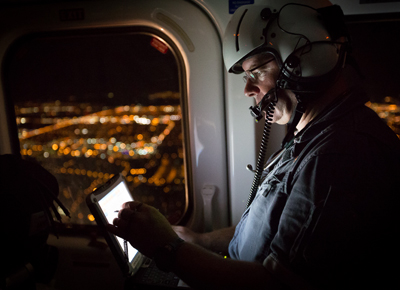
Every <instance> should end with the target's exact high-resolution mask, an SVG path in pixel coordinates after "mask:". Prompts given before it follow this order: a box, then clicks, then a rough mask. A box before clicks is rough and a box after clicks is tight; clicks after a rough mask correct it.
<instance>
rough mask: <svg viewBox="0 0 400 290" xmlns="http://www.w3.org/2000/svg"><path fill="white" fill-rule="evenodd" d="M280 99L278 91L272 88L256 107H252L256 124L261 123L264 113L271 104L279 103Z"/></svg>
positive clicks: (252, 114)
mask: <svg viewBox="0 0 400 290" xmlns="http://www.w3.org/2000/svg"><path fill="white" fill-rule="evenodd" d="M277 101H278V98H277V95H276V89H275V88H272V89H270V90H269V91H268V93H266V94H265V95H264V97H263V98H262V99H261V101H260V102H259V103H258V104H257V105H256V106H251V107H250V108H249V109H250V114H251V116H253V117H254V118H255V119H256V122H258V121H260V120H261V118H262V117H263V111H264V110H265V108H267V107H268V105H269V104H270V103H271V102H277Z"/></svg>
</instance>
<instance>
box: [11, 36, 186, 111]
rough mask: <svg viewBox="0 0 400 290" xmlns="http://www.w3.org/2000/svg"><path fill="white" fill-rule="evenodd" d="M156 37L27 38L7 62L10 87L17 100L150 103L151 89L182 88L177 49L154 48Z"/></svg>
mask: <svg viewBox="0 0 400 290" xmlns="http://www.w3.org/2000/svg"><path fill="white" fill-rule="evenodd" d="M152 40H153V36H150V35H144V34H132V33H131V34H101V35H97V36H93V35H82V36H80V37H76V36H75V37H72V36H65V37H47V38H46V37H45V38H42V37H40V38H33V39H30V38H27V39H23V40H21V42H20V43H17V44H16V45H15V46H14V48H13V49H12V50H10V54H9V56H10V57H9V58H8V60H9V62H7V63H6V65H5V67H4V74H3V75H4V76H5V78H6V82H5V83H6V84H7V85H8V87H7V92H8V93H9V94H10V95H11V96H12V98H13V99H14V100H15V101H16V102H17V101H27V100H34V101H36V100H38V99H41V100H49V101H51V100H53V101H55V100H60V101H76V102H86V101H89V102H93V101H95V102H104V103H106V104H108V105H124V104H136V103H140V104H142V105H146V104H147V96H148V95H149V94H152V93H156V92H163V91H175V92H178V91H179V82H178V71H177V64H176V60H175V57H174V55H173V54H172V52H171V51H170V49H168V51H167V53H165V54H164V53H162V52H160V51H159V50H157V49H156V48H154V47H153V46H152V45H151V41H152ZM110 92H112V93H113V94H114V97H113V98H109V97H108V96H109V93H110ZM178 102H179V100H178Z"/></svg>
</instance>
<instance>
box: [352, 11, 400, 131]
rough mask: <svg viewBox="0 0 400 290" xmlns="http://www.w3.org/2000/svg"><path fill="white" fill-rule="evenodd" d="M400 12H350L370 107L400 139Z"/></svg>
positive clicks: (355, 51) (356, 52)
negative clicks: (399, 73) (353, 13)
mask: <svg viewBox="0 0 400 290" xmlns="http://www.w3.org/2000/svg"><path fill="white" fill-rule="evenodd" d="M399 19H400V15H399V13H392V14H381V15H380V14H376V15H351V16H348V17H347V26H348V28H349V32H350V35H351V40H352V45H353V52H354V53H353V54H354V57H355V59H356V60H357V63H358V65H359V66H360V70H361V72H362V74H363V75H364V77H365V79H364V81H363V85H364V88H365V89H366V92H367V93H368V95H369V97H370V99H371V101H370V102H368V104H367V105H368V106H369V107H371V108H372V109H373V110H375V112H377V113H378V115H379V116H380V117H381V118H382V119H383V120H384V121H385V122H386V123H387V124H388V126H389V127H390V128H391V129H392V130H393V131H394V132H395V133H396V134H397V136H399V138H400V106H399V104H400V82H399V81H398V68H399V66H400V55H399V48H400V37H399V35H398V34H397V33H395V32H396V31H399V29H400V21H399Z"/></svg>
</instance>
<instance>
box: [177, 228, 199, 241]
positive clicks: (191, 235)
mask: <svg viewBox="0 0 400 290" xmlns="http://www.w3.org/2000/svg"><path fill="white" fill-rule="evenodd" d="M172 229H173V230H174V231H175V233H176V234H177V235H178V236H179V237H180V238H181V239H182V240H184V241H186V242H190V243H193V244H198V245H201V243H200V234H199V233H195V232H194V231H192V230H191V229H189V228H187V227H182V226H172Z"/></svg>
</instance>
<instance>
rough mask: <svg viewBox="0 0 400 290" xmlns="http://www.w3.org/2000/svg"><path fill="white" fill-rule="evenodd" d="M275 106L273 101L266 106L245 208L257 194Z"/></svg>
mask: <svg viewBox="0 0 400 290" xmlns="http://www.w3.org/2000/svg"><path fill="white" fill-rule="evenodd" d="M275 105H276V102H275V101H271V102H270V103H269V105H268V110H267V113H266V118H265V124H264V130H263V135H262V139H261V145H260V151H259V153H258V159H257V165H256V171H255V174H254V178H253V184H252V185H251V189H250V194H249V198H248V200H247V207H249V206H250V205H251V203H252V202H253V199H254V198H255V196H256V194H257V190H258V185H259V183H260V179H261V175H262V172H263V170H264V163H265V154H266V152H267V146H268V140H269V134H270V131H271V124H272V116H273V115H274V111H275Z"/></svg>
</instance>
